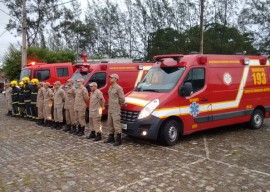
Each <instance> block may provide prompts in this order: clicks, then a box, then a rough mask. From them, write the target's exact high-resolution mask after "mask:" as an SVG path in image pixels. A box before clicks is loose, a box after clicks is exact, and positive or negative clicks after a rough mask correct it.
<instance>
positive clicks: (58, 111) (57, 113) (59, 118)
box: [52, 81, 65, 130]
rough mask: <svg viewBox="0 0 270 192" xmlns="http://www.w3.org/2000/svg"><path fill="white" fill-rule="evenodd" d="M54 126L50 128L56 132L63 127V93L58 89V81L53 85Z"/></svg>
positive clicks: (59, 84)
mask: <svg viewBox="0 0 270 192" xmlns="http://www.w3.org/2000/svg"><path fill="white" fill-rule="evenodd" d="M53 85H54V100H53V101H54V104H53V107H54V112H53V115H54V125H53V127H52V128H55V129H57V130H60V129H62V126H63V107H64V97H65V92H64V90H63V89H61V88H60V86H61V83H60V81H56V82H55V83H54V84H53Z"/></svg>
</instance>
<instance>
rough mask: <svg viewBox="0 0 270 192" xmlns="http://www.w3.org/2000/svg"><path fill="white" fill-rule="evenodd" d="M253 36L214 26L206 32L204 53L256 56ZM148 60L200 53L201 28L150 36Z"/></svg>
mask: <svg viewBox="0 0 270 192" xmlns="http://www.w3.org/2000/svg"><path fill="white" fill-rule="evenodd" d="M252 40H253V39H252V36H250V34H247V33H243V34H242V33H240V31H239V30H238V29H236V28H234V27H226V26H224V25H221V24H212V25H209V26H207V27H206V30H205V32H204V53H206V54H235V53H240V52H243V51H246V52H247V53H248V54H256V53H257V50H256V49H255V48H254V47H253V45H252ZM147 51H148V54H147V57H146V59H147V60H149V59H152V58H153V56H154V55H157V54H171V53H183V54H188V53H190V52H193V51H195V52H198V51H199V26H195V27H192V28H190V29H188V30H186V31H185V32H184V33H180V32H178V31H176V30H174V29H172V28H167V29H160V30H158V31H156V32H154V33H152V34H151V35H150V40H149V44H148V49H147Z"/></svg>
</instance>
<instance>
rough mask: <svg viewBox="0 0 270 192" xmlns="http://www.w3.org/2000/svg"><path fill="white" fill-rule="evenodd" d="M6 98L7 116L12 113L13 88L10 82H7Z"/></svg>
mask: <svg viewBox="0 0 270 192" xmlns="http://www.w3.org/2000/svg"><path fill="white" fill-rule="evenodd" d="M5 98H6V106H7V111H8V112H7V114H6V116H11V115H12V88H11V87H10V83H6V84H5Z"/></svg>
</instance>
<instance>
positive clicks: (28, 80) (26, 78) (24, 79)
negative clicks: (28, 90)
mask: <svg viewBox="0 0 270 192" xmlns="http://www.w3.org/2000/svg"><path fill="white" fill-rule="evenodd" d="M22 80H23V82H24V83H29V82H30V78H29V77H24V78H23V79H22Z"/></svg>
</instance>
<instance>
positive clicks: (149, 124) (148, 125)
mask: <svg viewBox="0 0 270 192" xmlns="http://www.w3.org/2000/svg"><path fill="white" fill-rule="evenodd" d="M161 123H162V119H160V118H158V117H156V116H153V115H151V116H149V117H148V118H144V119H137V120H136V121H135V122H132V123H131V122H125V121H122V124H126V125H127V129H122V132H123V133H125V134H127V135H130V136H133V137H139V138H145V139H151V140H156V139H157V137H158V131H159V128H160V125H161ZM143 132H146V135H143V134H142V133H143Z"/></svg>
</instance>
